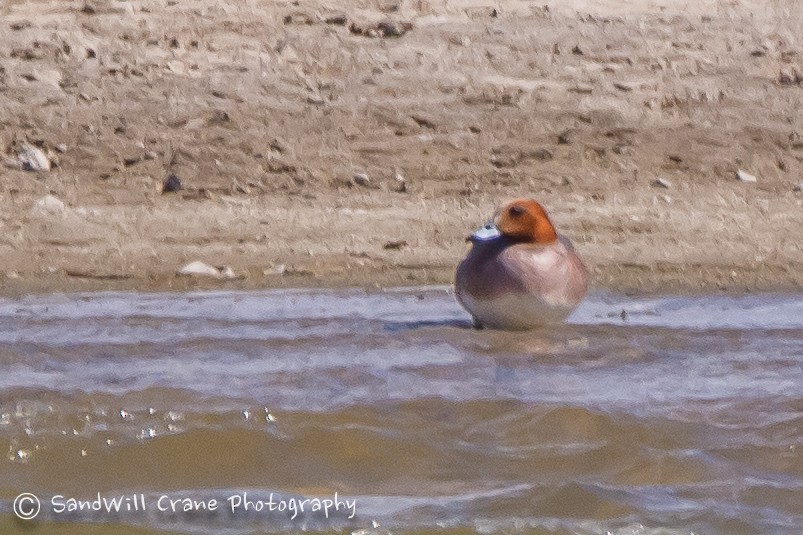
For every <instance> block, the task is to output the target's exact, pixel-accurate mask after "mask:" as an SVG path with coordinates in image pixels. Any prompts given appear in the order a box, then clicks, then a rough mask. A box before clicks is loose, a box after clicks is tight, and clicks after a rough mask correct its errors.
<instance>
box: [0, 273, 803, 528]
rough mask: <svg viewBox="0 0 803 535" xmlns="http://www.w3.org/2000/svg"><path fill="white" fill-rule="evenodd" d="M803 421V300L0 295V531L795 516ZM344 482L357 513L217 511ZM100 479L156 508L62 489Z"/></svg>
mask: <svg viewBox="0 0 803 535" xmlns="http://www.w3.org/2000/svg"><path fill="white" fill-rule="evenodd" d="M802 426H803V296H800V295H760V296H745V297H711V296H703V297H693V298H692V297H663V298H644V299H632V298H625V297H621V296H615V295H602V294H600V295H594V296H591V297H590V298H589V299H587V300H586V302H585V303H584V304H583V306H582V307H581V308H580V309H578V311H577V312H576V313H575V314H574V316H573V317H572V318H571V321H570V323H569V324H568V325H564V326H560V327H558V328H552V329H548V330H540V331H534V332H529V333H504V332H494V331H475V330H472V329H471V328H470V324H469V321H468V317H467V316H466V314H465V313H464V312H463V311H462V310H461V309H460V308H459V306H458V305H457V304H456V303H455V301H454V298H453V296H452V295H451V294H450V293H449V291H448V290H447V289H445V288H422V289H404V290H386V291H376V292H366V291H359V290H352V291H332V292H320V291H268V292H205V293H184V294H166V293H159V294H138V293H99V294H73V295H51V296H42V297H27V298H23V299H15V300H11V299H5V300H0V454H4V457H2V458H0V531H3V532H4V533H5V532H12V531H17V530H23V529H24V528H25V527H26V526H27V527H29V526H37V525H38V526H40V527H43V528H47V529H48V530H49V529H52V526H50V525H49V524H50V523H52V522H56V523H58V527H59V530H60V532H75V533H84V532H91V533H94V532H95V531H87V530H97V532H98V533H104V532H108V531H104V530H112V531H119V530H124V531H130V530H133V529H137V530H138V531H136V532H137V533H152V532H162V531H178V532H182V533H263V532H277V531H286V530H291V529H293V530H301V529H305V530H324V531H328V530H340V531H342V530H347V531H348V530H350V531H359V532H360V534H361V535H362V534H368V533H386V532H388V531H392V532H394V533H424V532H431V531H438V532H453V531H454V532H466V531H468V532H480V533H489V534H495V533H510V532H516V533H519V532H521V533H538V534H569V533H572V534H598V533H599V534H604V533H607V532H611V533H615V534H618V535H636V534H672V535H674V534H689V533H692V532H693V533H695V534H697V535H706V534H710V535H719V534H722V535H733V534H736V535H739V534H745V535H746V534H756V533H760V534H790V535H791V534H796V535H797V534H799V533H803V455H801V448H803V432H802V431H801V429H803V427H802ZM21 492H31V493H34V494H36V495H37V496H38V497H39V498H40V499H41V501H42V511H41V514H40V515H39V517H37V519H35V520H31V521H28V523H23V522H22V521H19V520H16V519H14V517H13V515H12V513H11V511H12V502H13V500H14V497H15V496H17V495H18V494H20V493H21ZM335 492H337V493H338V496H339V497H340V499H342V500H353V501H354V502H355V503H356V506H355V511H354V512H355V514H354V515H353V517H352V518H349V516H351V512H350V511H348V512H347V511H346V510H344V509H341V510H339V511H336V512H333V513H331V514H329V515H328V516H326V515H324V514H322V513H321V512H320V511H317V512H310V511H305V512H304V513H301V514H296V515H295V517H293V516H294V515H293V514H292V513H291V512H290V511H289V510H285V511H282V512H280V511H273V512H266V511H265V510H263V511H255V510H250V511H242V510H238V511H235V512H231V511H229V510H227V507H226V506H228V504H229V502H227V501H226V500H227V499H229V498H231V497H233V496H240V497H243V496H247V497H248V499H250V500H256V501H260V500H265V501H267V500H268V499H269V497H270V496H271V493H273V497H274V499H275V500H277V501H278V500H284V502H285V503H290V502H291V501H292V500H293V499H294V500H296V502H295V503H296V504H297V503H299V502H300V501H301V500H304V499H306V500H312V499H315V498H318V499H319V500H323V499H331V498H332V497H333V496H334V493H335ZM98 493H100V494H101V495H102V497H104V498H114V497H118V496H140V495H141V496H142V500H143V502H145V503H146V505H147V507H146V510H144V511H141V510H140V511H126V510H123V511H121V512H119V513H107V512H105V511H84V512H80V513H73V514H64V513H57V512H54V511H53V510H52V509H53V507H52V502H51V499H52V497H53V496H54V495H61V496H63V497H64V499H67V498H69V497H74V498H77V499H83V500H94V499H95V498H97V495H98ZM162 496H168V500H169V499H181V498H184V497H189V498H192V499H193V500H196V501H199V502H200V501H208V500H210V499H217V500H218V501H219V502H220V504H221V505H222V506H223V507H221V509H219V510H217V511H195V512H190V513H184V512H177V513H173V512H172V511H160V510H159V508H158V507H157V502H158V500H159V499H160V497H162ZM165 503H166V502H165V501H164V500H163V501H162V502H161V505H164V504H165ZM309 503H311V502H308V504H309ZM48 532H49V531H48ZM132 532H133V531H132Z"/></svg>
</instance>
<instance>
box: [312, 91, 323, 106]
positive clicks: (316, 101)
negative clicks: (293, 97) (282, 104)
mask: <svg viewBox="0 0 803 535" xmlns="http://www.w3.org/2000/svg"><path fill="white" fill-rule="evenodd" d="M307 102H308V103H310V104H315V105H316V106H321V105H323V104H326V99H324V98H323V97H322V96H321V95H319V94H317V93H315V94H312V95H309V96H308V97H307Z"/></svg>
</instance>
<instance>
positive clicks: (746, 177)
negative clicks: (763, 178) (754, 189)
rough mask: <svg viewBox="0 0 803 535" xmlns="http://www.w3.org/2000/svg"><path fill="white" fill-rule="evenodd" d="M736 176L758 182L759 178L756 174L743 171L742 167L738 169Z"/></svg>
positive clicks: (742, 179)
mask: <svg viewBox="0 0 803 535" xmlns="http://www.w3.org/2000/svg"><path fill="white" fill-rule="evenodd" d="M736 178H738V179H739V180H741V181H742V182H752V183H755V182H758V179H756V177H755V176H754V175H751V174H749V173H746V172H744V171H742V170H741V169H739V170H738V171H736Z"/></svg>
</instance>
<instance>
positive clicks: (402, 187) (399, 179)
mask: <svg viewBox="0 0 803 535" xmlns="http://www.w3.org/2000/svg"><path fill="white" fill-rule="evenodd" d="M393 179H394V181H395V186H396V187H395V188H394V191H396V192H398V193H406V192H407V181H406V180H405V179H404V175H402V174H401V173H400V172H399V170H398V169H396V170H394V173H393Z"/></svg>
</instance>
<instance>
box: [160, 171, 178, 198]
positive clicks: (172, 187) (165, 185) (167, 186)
mask: <svg viewBox="0 0 803 535" xmlns="http://www.w3.org/2000/svg"><path fill="white" fill-rule="evenodd" d="M181 188H182V185H181V179H180V178H179V177H178V176H176V175H172V174H171V175H170V176H169V177H167V178H166V179H165V180H164V182H162V193H172V192H176V191H179V190H180V189H181Z"/></svg>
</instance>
